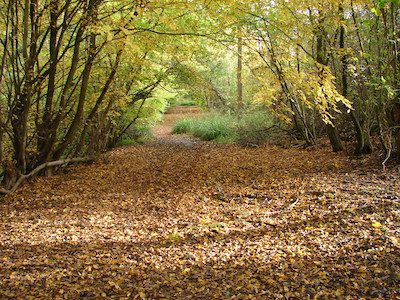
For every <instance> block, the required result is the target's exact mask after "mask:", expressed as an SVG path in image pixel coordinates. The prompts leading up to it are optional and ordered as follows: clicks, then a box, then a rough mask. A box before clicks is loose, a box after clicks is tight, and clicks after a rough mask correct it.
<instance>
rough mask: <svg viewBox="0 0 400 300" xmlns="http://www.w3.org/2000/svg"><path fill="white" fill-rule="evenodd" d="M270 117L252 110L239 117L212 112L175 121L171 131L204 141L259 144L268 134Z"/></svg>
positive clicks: (270, 122)
mask: <svg viewBox="0 0 400 300" xmlns="http://www.w3.org/2000/svg"><path fill="white" fill-rule="evenodd" d="M272 125H273V121H272V119H271V118H270V117H269V116H268V115H267V114H266V113H265V112H253V113H248V114H245V115H243V116H242V117H241V118H239V117H237V116H231V115H223V114H212V115H207V116H204V117H202V118H196V119H193V118H186V119H182V120H179V121H178V122H176V124H175V126H174V128H173V131H172V133H173V134H182V133H187V134H191V135H193V136H194V137H198V138H200V139H202V140H205V141H216V142H218V143H221V144H232V143H238V144H241V145H245V146H249V145H260V144H263V143H265V142H266V141H267V140H268V139H269V137H270V135H269V132H268V131H269V128H271V126H272Z"/></svg>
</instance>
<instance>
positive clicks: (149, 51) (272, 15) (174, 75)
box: [0, 0, 400, 188]
mask: <svg viewBox="0 0 400 300" xmlns="http://www.w3.org/2000/svg"><path fill="white" fill-rule="evenodd" d="M0 11H1V21H0V32H1V40H0V42H1V45H0V161H2V164H3V170H6V171H7V170H9V169H10V168H11V169H14V170H15V172H16V176H14V177H13V179H12V180H9V181H10V182H8V183H7V187H8V188H9V187H10V185H12V184H13V182H15V181H16V180H17V179H18V177H21V176H23V175H24V174H28V173H29V172H32V171H33V170H35V169H37V168H38V167H40V166H42V165H43V164H45V163H48V162H50V161H62V160H63V159H67V158H74V157H91V156H92V155H94V154H95V153H97V152H100V151H103V150H105V149H107V148H109V147H112V146H113V145H115V144H116V142H117V141H118V140H119V139H120V138H121V137H122V136H123V135H124V134H125V133H126V132H127V131H128V130H129V129H130V128H132V126H133V125H134V124H135V122H136V121H137V120H138V119H139V118H140V117H141V111H142V109H145V107H146V104H145V103H146V100H147V99H148V98H150V97H152V95H154V93H155V92H156V91H157V90H162V89H166V88H165V86H163V84H165V85H167V86H168V87H171V88H173V89H175V90H178V91H179V92H185V93H186V95H191V96H192V97H195V98H196V99H195V100H197V101H198V102H199V103H203V104H204V105H208V106H210V107H219V108H221V107H223V108H225V109H226V108H227V107H228V108H230V109H231V110H235V109H236V111H242V110H244V109H245V106H247V107H250V106H252V105H253V103H255V102H258V103H259V102H262V103H263V105H264V106H267V107H268V109H269V112H270V113H272V114H273V115H274V117H275V118H276V120H279V122H283V123H285V124H287V125H289V126H293V128H294V130H295V131H296V132H297V134H298V135H299V137H301V138H302V139H303V140H304V141H305V142H306V143H307V144H308V145H312V144H315V143H317V141H318V139H319V138H320V137H321V136H323V135H324V134H326V135H327V136H328V137H329V140H330V142H331V145H332V148H333V150H334V151H341V150H342V149H343V142H342V141H343V139H346V140H349V141H351V142H354V144H355V154H357V155H362V154H368V153H371V152H373V151H376V149H374V145H375V144H374V143H373V139H374V138H375V137H376V138H377V139H378V140H379V142H380V146H379V147H380V148H381V149H382V150H383V151H384V155H383V159H385V160H387V159H389V158H390V157H391V156H393V155H394V153H395V152H396V151H399V149H400V100H399V99H400V98H399V88H400V54H399V37H400V36H399V35H400V30H399V26H398V21H399V3H398V1H397V0H379V1H366V0H348V1H337V0H331V1H320V0H312V1H302V0H296V1H238V0H229V1H228V0H227V1H222V0H220V1H192V2H174V1H166V0H164V1H145V0H143V1H127V0H113V1H104V0H66V1H63V2H59V1H55V0H24V1H18V2H15V1H13V0H1V1H0ZM227 53H230V54H227ZM235 56H236V57H235ZM232 65H234V66H235V67H232ZM235 68H236V69H235ZM235 76H236V77H235ZM234 80H236V82H234ZM235 93H237V94H236V95H234V94H235ZM233 108H234V109H233ZM157 109H158V110H159V108H156V110H157ZM321 128H324V130H325V133H323V132H322V131H321V130H320V129H321ZM399 157H400V155H399ZM40 170H41V171H43V170H42V169H41V168H40ZM47 170H49V169H48V168H47ZM7 172H8V171H7ZM7 172H5V173H7ZM6 175H7V174H6ZM7 176H8V177H10V176H9V175H7ZM11 177H12V176H11Z"/></svg>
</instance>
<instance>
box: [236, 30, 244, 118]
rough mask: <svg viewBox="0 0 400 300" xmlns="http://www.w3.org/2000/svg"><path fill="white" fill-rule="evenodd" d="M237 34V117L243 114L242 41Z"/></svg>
mask: <svg viewBox="0 0 400 300" xmlns="http://www.w3.org/2000/svg"><path fill="white" fill-rule="evenodd" d="M240 35H241V33H239V37H238V41H237V46H238V61H237V74H236V75H237V109H238V115H241V114H242V113H243V108H244V103H243V39H242V37H241V36H240Z"/></svg>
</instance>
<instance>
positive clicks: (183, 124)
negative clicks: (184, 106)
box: [172, 119, 193, 134]
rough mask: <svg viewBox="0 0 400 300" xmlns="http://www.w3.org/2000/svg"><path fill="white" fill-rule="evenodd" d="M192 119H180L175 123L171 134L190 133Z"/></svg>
mask: <svg viewBox="0 0 400 300" xmlns="http://www.w3.org/2000/svg"><path fill="white" fill-rule="evenodd" d="M192 123H193V120H192V119H182V120H179V121H178V122H176V123H175V125H174V128H173V129H172V134H182V133H190V131H191V128H192V126H193V125H192Z"/></svg>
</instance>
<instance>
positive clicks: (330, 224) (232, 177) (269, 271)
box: [0, 113, 400, 299]
mask: <svg viewBox="0 0 400 300" xmlns="http://www.w3.org/2000/svg"><path fill="white" fill-rule="evenodd" d="M181 116H182V113H176V114H174V113H171V114H169V115H167V117H166V124H167V125H166V126H161V127H159V128H157V129H156V136H157V137H158V138H159V140H160V141H161V142H158V143H150V144H146V145H140V146H133V147H125V148H118V149H115V150H113V151H111V152H110V153H108V154H106V155H104V156H103V157H102V158H101V159H99V160H98V161H96V162H95V163H93V164H90V165H80V166H76V167H74V168H71V169H70V170H69V173H68V174H62V175H58V176H53V177H50V178H38V179H36V180H35V182H31V183H29V184H26V185H25V186H24V187H23V188H21V190H19V191H18V193H16V194H14V195H11V196H8V197H7V198H5V199H3V200H0V299H16V298H28V296H29V297H31V298H48V299H80V298H82V299H102V298H104V299H160V298H164V299H165V298H166V299H289V298H290V299H307V298H311V299H335V298H336V299H344V298H346V297H349V298H348V299H360V298H363V297H364V298H367V299H372V298H374V299H396V298H398V297H399V294H398V287H399V274H400V259H399V254H398V253H399V223H400V222H399V216H400V212H399V198H400V182H399V177H398V175H393V174H392V175H390V174H380V173H379V172H376V171H375V170H374V169H371V168H367V167H366V166H367V165H368V164H369V162H368V161H363V160H359V161H351V160H349V159H348V158H347V157H346V156H345V155H343V156H340V155H334V154H332V153H331V152H330V151H329V149H319V150H312V151H307V150H298V149H286V150H283V149H280V148H277V147H271V146H265V147H260V148H256V149H246V148H241V147H237V146H219V145H214V144H210V143H198V144H196V146H195V147H187V146H186V145H184V144H182V143H181V142H171V140H172V141H173V140H174V139H175V138H174V137H171V136H170V135H169V134H168V131H169V130H170V128H171V126H170V125H169V124H172V122H173V120H174V119H176V118H180V117H181ZM181 139H182V138H181Z"/></svg>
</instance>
